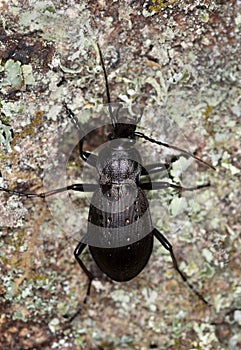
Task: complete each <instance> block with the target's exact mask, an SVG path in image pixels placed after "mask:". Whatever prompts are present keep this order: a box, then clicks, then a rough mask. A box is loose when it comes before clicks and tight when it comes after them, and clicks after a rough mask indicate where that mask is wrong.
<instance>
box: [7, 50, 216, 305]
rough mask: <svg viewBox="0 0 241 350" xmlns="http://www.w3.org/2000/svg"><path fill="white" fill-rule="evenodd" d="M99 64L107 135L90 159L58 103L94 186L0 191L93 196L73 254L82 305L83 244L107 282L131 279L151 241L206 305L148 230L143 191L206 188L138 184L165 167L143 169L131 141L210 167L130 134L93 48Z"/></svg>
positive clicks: (131, 128)
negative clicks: (90, 170)
mask: <svg viewBox="0 0 241 350" xmlns="http://www.w3.org/2000/svg"><path fill="white" fill-rule="evenodd" d="M98 51H99V55H100V60H101V65H102V68H103V72H104V78H105V85H106V93H107V100H108V109H109V114H110V118H111V125H112V133H111V134H110V135H109V143H108V144H107V146H106V147H104V148H103V149H102V150H101V151H100V152H99V154H98V156H96V155H93V154H91V153H89V152H86V151H84V150H83V143H84V141H85V137H83V134H82V132H81V128H80V125H79V122H78V120H77V118H76V117H75V115H74V114H73V112H72V111H71V110H70V109H69V108H68V107H67V105H66V104H65V103H64V108H65V110H66V112H67V115H68V117H69V118H70V120H71V122H72V123H73V124H74V126H75V127H76V129H77V130H78V133H79V140H80V141H79V154H80V157H81V158H82V160H83V161H85V162H87V163H88V164H90V165H91V166H94V167H95V168H96V170H97V172H98V174H99V183H98V184H73V185H70V186H67V187H63V188H58V189H55V190H52V191H48V192H43V193H39V194H36V193H22V192H17V191H12V190H9V189H7V188H3V187H0V190H1V191H5V192H7V193H9V194H12V195H18V196H24V197H27V198H31V197H40V198H45V197H49V196H52V195H54V194H57V193H60V192H64V191H70V190H73V191H81V192H93V197H92V200H91V205H90V210H89V218H88V230H87V235H86V236H85V237H83V239H82V240H81V242H80V243H79V244H78V245H77V247H76V249H75V251H74V256H75V259H76V260H77V262H78V263H79V265H80V267H81V268H82V269H83V271H84V272H85V273H86V275H87V276H88V279H89V284H88V289H87V293H86V297H85V300H84V302H86V299H87V296H88V295H89V293H90V287H91V282H92V280H93V278H94V276H93V275H92V273H91V272H90V271H89V270H88V269H87V268H86V266H85V265H84V263H83V261H82V260H81V258H80V255H81V253H82V252H83V250H84V249H85V248H86V246H87V245H88V246H89V250H90V253H91V255H92V257H93V259H94V260H95V262H96V264H97V265H98V266H99V268H100V269H101V270H102V271H103V272H104V273H105V274H106V275H107V276H109V277H110V278H111V279H112V280H115V281H128V280H131V279H132V278H134V277H136V276H137V275H138V274H139V273H140V272H141V271H142V270H143V269H144V267H145V266H146V264H147V262H148V260H149V258H150V256H151V253H152V248H153V241H154V237H156V238H157V239H158V240H159V242H160V243H161V244H162V245H163V247H164V248H165V249H167V250H168V251H169V253H170V255H171V258H172V261H173V265H174V268H175V269H176V270H177V272H178V273H179V275H180V276H181V278H182V279H183V281H184V282H185V283H186V284H187V285H188V286H189V287H190V288H191V289H192V291H193V292H194V293H195V294H196V295H197V296H198V297H199V298H200V299H201V300H202V301H203V302H204V303H205V304H207V305H210V304H209V303H208V302H207V301H206V300H205V299H204V297H203V296H202V295H201V294H200V293H199V292H198V291H196V290H195V289H194V288H193V286H192V285H191V284H190V283H189V282H188V280H187V277H186V276H185V275H184V274H183V272H182V271H180V269H179V267H178V264H177V261H176V258H175V255H174V252H173V249H172V246H171V244H170V243H169V241H168V240H167V239H166V238H165V236H164V235H163V234H162V233H161V232H159V231H158V230H157V229H156V228H155V227H153V226H152V221H151V215H150V210H149V204H148V200H147V198H146V195H145V192H144V191H145V190H158V189H165V188H169V187H171V188H174V189H177V190H179V191H194V190H197V189H200V188H204V187H207V186H209V184H204V185H199V186H196V187H182V186H178V185H175V184H172V183H169V182H151V181H150V179H149V181H147V182H142V181H141V178H142V177H143V176H147V175H150V174H153V173H157V172H161V171H163V170H165V169H166V168H168V167H169V166H170V163H155V164H150V165H146V166H143V165H142V161H141V155H140V153H139V152H138V150H137V149H136V148H135V140H136V138H142V139H145V140H147V141H149V142H152V143H155V144H157V145H161V146H164V147H167V148H171V149H174V150H176V151H179V152H181V155H182V156H186V157H192V158H194V159H196V160H197V161H199V162H202V163H203V164H205V165H206V166H208V167H210V168H212V169H214V167H213V166H211V165H209V164H208V163H206V162H205V161H203V160H201V159H199V158H197V157H196V156H195V155H193V154H191V153H190V152H188V151H186V150H183V149H181V148H179V147H176V146H173V145H169V144H167V143H164V142H162V141H158V140H155V139H153V138H150V137H148V136H146V135H145V134H143V133H140V132H138V131H136V126H137V124H138V123H139V121H140V119H141V116H140V117H138V118H135V120H130V119H129V118H128V117H125V118H123V117H121V118H120V117H119V115H120V109H121V107H119V108H117V109H116V111H115V112H114V110H113V106H112V105H111V99H110V92H109V86H108V78H107V73H106V69H105V65H104V61H103V57H102V53H101V50H100V47H99V45H98Z"/></svg>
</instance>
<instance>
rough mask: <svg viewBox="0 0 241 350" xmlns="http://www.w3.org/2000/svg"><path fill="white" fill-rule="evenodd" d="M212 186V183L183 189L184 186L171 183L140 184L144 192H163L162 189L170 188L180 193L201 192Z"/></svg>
mask: <svg viewBox="0 0 241 350" xmlns="http://www.w3.org/2000/svg"><path fill="white" fill-rule="evenodd" d="M209 186H210V183H206V184H203V185H197V186H194V187H183V186H179V185H174V184H171V183H169V182H165V181H163V182H155V181H153V182H144V183H140V187H141V189H143V190H149V191H150V190H161V189H164V188H168V187H171V188H175V189H176V190H179V191H196V190H199V189H201V188H205V187H209Z"/></svg>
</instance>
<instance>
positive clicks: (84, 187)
mask: <svg viewBox="0 0 241 350" xmlns="http://www.w3.org/2000/svg"><path fill="white" fill-rule="evenodd" d="M97 188H98V185H96V184H73V185H70V186H66V187H61V188H57V189H55V190H51V191H47V192H42V193H24V192H18V191H12V190H9V189H8V188H4V187H0V191H3V192H7V193H9V194H11V195H16V196H19V197H26V198H33V197H39V198H45V197H50V196H52V195H54V194H56V193H61V192H66V191H70V190H72V191H80V192H94V191H95V190H96V189H97Z"/></svg>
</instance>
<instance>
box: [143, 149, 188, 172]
mask: <svg viewBox="0 0 241 350" xmlns="http://www.w3.org/2000/svg"><path fill="white" fill-rule="evenodd" d="M181 157H184V158H188V156H187V155H186V154H179V155H172V156H171V157H170V158H169V159H167V160H166V161H165V163H153V164H147V165H145V166H142V169H141V175H149V174H155V173H159V172H162V171H165V170H166V171H168V170H170V168H171V165H172V163H174V162H176V161H177V160H178V159H180V158H181Z"/></svg>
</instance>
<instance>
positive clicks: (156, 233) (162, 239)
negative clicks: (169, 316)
mask: <svg viewBox="0 0 241 350" xmlns="http://www.w3.org/2000/svg"><path fill="white" fill-rule="evenodd" d="M153 234H154V236H155V237H156V238H157V239H158V241H159V242H160V243H161V244H162V246H163V247H164V248H165V249H166V250H168V251H169V253H170V255H171V258H172V262H173V266H174V268H175V270H176V271H177V272H178V273H179V275H180V276H181V278H182V280H183V281H184V282H185V283H186V284H187V286H188V287H189V288H190V289H191V290H192V291H193V293H194V294H196V295H197V296H198V298H199V299H200V300H202V301H203V302H204V303H205V304H206V305H208V306H211V304H209V302H208V301H207V300H205V299H204V297H203V296H202V295H201V294H200V293H199V292H198V291H197V290H196V289H195V288H194V287H193V285H192V284H191V283H190V282H189V281H188V279H187V277H186V276H185V275H184V273H183V272H182V271H181V270H180V269H179V266H178V263H177V260H176V257H175V255H174V252H173V249H172V245H171V243H170V242H169V241H168V240H167V239H166V237H165V236H164V235H163V234H162V233H160V232H159V231H158V230H157V229H156V228H154V230H153Z"/></svg>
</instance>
